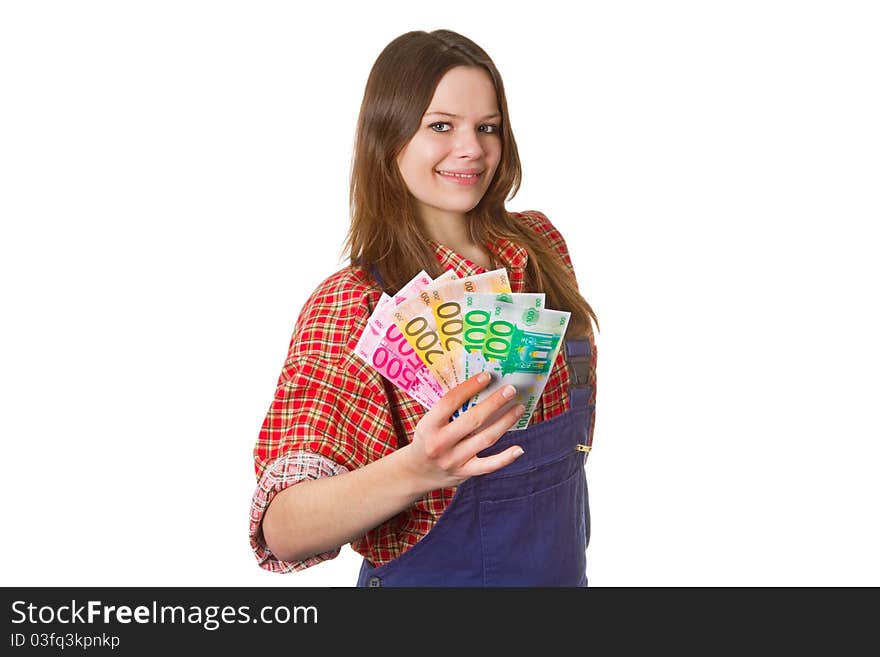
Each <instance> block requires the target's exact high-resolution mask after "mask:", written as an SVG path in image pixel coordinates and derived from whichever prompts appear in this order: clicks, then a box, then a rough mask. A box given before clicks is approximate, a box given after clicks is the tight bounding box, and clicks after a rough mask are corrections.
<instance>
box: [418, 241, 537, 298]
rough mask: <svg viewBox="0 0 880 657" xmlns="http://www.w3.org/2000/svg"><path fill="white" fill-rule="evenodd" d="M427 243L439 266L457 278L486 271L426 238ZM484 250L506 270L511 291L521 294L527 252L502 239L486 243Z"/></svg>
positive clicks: (527, 257) (527, 259) (442, 245)
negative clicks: (448, 270) (450, 270)
mask: <svg viewBox="0 0 880 657" xmlns="http://www.w3.org/2000/svg"><path fill="white" fill-rule="evenodd" d="M428 243H429V244H430V245H431V247H432V248H433V249H434V254H435V255H436V256H437V261H438V262H439V263H440V265H441V266H442V267H443V268H444V269H452V270H453V271H454V272H455V273H456V274H458V276H459V277H462V278H463V277H465V276H473V275H475V274H482V273H483V272H485V271H486V270H485V269H484V268H483V267H481V266H480V265H477V264H475V263H473V262H471V261H470V260H468V259H467V258H465V257H464V256H461V255H459V254H458V253H456V252H455V251H453V250H452V249H450V248H449V247H448V246H445V245H444V244H440V243H439V242H437V241H435V240H433V239H431V238H428ZM486 248H487V249H488V250H489V252H490V253H491V254H492V256H493V258H494V259H495V261H496V262H498V263H500V264H499V266H503V267H504V268H505V269H507V275H508V278H509V279H510V289H511V291H512V292H522V291H523V281H524V279H525V269H526V265H527V264H528V262H529V253H528V251H526V250H525V248H524V247H522V246H520V245H519V244H516V243H514V242H511V241H510V240H506V239H503V238H499V239H498V241H497V242H495V243H491V242H489V243H487V244H486Z"/></svg>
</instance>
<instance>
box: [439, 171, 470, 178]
mask: <svg viewBox="0 0 880 657" xmlns="http://www.w3.org/2000/svg"><path fill="white" fill-rule="evenodd" d="M438 173H440V174H441V175H444V176H455V177H456V178H476V177H477V176H479V175H480V174H478V173H450V172H449V171H438Z"/></svg>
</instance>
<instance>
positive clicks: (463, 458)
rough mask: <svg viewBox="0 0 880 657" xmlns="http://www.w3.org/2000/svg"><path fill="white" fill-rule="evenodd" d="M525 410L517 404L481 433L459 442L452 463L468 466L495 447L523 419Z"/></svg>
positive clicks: (453, 449)
mask: <svg viewBox="0 0 880 657" xmlns="http://www.w3.org/2000/svg"><path fill="white" fill-rule="evenodd" d="M524 410H525V406H523V405H522V404H517V405H515V406H513V407H511V408H509V409H507V412H506V413H504V414H503V415H501V416H499V417H498V418H497V419H496V420H494V421H493V422H492V423H491V424H488V425H486V426H485V427H484V428H482V429H481V430H480V431H479V432H477V433H475V434H474V435H472V436H468V437H467V438H465V439H464V440H461V441H459V442H458V443H457V444H456V445H455V447H453V448H452V450H451V452H450V456H451V457H452V462H453V463H462V464H466V463H467V462H468V461H470V460H471V459H472V458H474V457H475V456H476V455H477V454H479V453H480V452H482V451H483V450H484V449H486V448H487V447H491V446H492V445H494V444H495V443H496V442H498V439H499V438H501V436H503V435H504V434H505V433H507V432H508V431H509V430H510V428H511V427H512V426H513V425H514V424H516V422H517V420H519V418H520V417H522V414H523V411H524ZM484 458H488V457H484Z"/></svg>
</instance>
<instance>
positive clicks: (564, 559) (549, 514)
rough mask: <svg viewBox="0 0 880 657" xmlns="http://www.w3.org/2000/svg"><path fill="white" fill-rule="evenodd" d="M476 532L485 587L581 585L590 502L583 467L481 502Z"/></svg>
mask: <svg viewBox="0 0 880 657" xmlns="http://www.w3.org/2000/svg"><path fill="white" fill-rule="evenodd" d="M578 460H580V459H578ZM480 532H481V537H482V542H483V554H484V555H485V564H484V566H485V570H484V577H485V585H486V586H586V569H587V557H586V550H587V541H588V540H589V539H588V534H589V502H588V500H587V482H586V474H585V472H584V469H583V467H579V468H577V470H576V471H575V472H574V474H572V475H570V476H569V477H568V478H566V479H564V480H563V481H562V482H560V483H558V484H555V485H553V486H550V487H549V488H545V489H543V490H541V491H538V492H535V493H531V494H529V495H524V496H522V497H514V498H510V499H503V500H485V501H481V502H480Z"/></svg>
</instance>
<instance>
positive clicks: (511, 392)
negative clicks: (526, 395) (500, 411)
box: [501, 386, 516, 399]
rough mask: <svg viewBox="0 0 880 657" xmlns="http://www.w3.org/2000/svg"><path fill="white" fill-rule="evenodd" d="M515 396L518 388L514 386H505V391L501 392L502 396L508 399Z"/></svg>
mask: <svg viewBox="0 0 880 657" xmlns="http://www.w3.org/2000/svg"><path fill="white" fill-rule="evenodd" d="M515 394H516V388H514V387H513V386H504V390H502V391H501V396H502V397H507V398H508V399H510V398H511V397H513V396H514V395H515Z"/></svg>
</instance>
